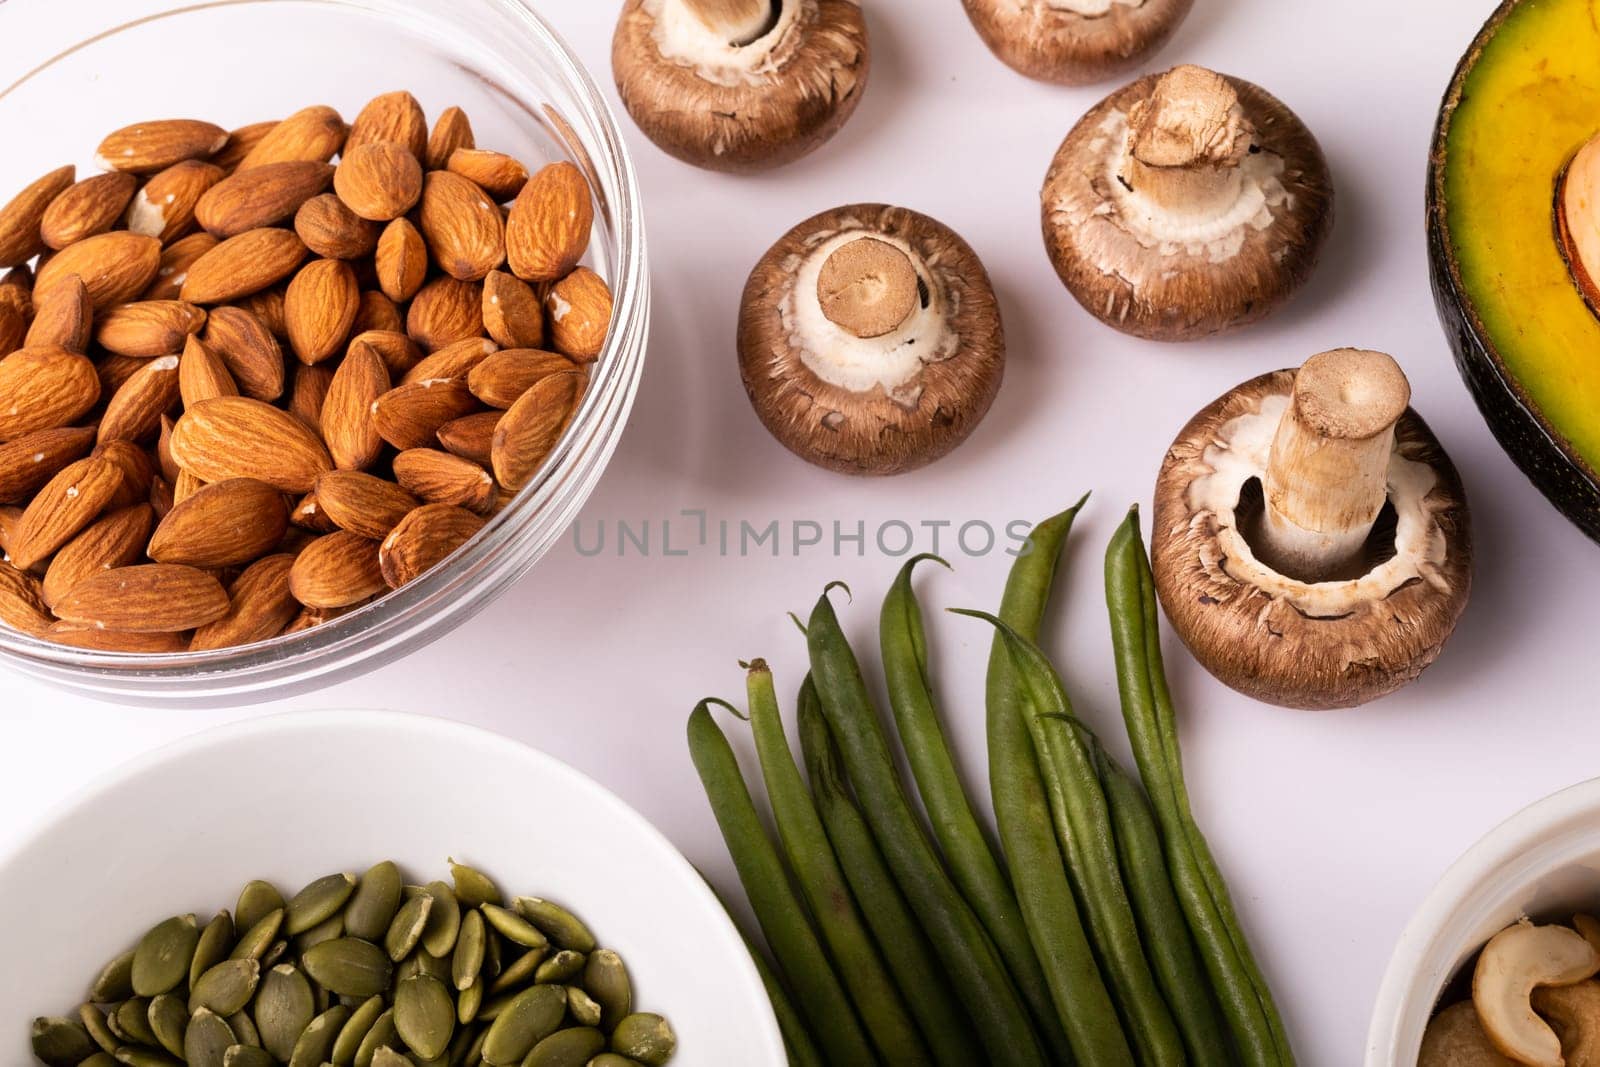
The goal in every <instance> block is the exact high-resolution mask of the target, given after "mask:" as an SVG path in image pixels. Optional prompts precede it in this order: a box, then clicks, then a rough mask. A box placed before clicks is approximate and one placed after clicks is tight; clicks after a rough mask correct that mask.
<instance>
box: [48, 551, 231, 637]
mask: <svg viewBox="0 0 1600 1067" xmlns="http://www.w3.org/2000/svg"><path fill="white" fill-rule="evenodd" d="M227 613H228V594H227V593H226V592H225V591H224V590H223V588H222V583H220V582H218V581H217V580H216V579H215V578H213V577H212V576H211V575H209V574H207V573H206V572H205V571H202V570H196V569H195V568H193V567H183V566H179V565H176V564H172V563H146V564H143V565H141V566H137V567H118V568H117V569H116V570H110V571H102V572H100V573H99V574H95V575H92V576H90V577H89V578H86V579H84V580H83V581H82V582H79V583H78V584H77V585H76V586H74V587H73V589H72V591H71V592H69V593H68V594H67V595H66V596H64V597H62V598H61V600H60V601H59V602H58V603H57V604H56V615H57V616H58V617H59V618H60V619H61V621H62V622H66V623H76V624H78V625H80V626H93V627H97V628H99V629H102V630H116V631H120V632H124V633H178V632H180V631H182V630H192V629H194V628H195V627H197V626H204V625H205V624H206V623H208V622H214V621H216V620H217V619H220V618H222V616H224V615H226V614H227Z"/></svg>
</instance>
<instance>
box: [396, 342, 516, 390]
mask: <svg viewBox="0 0 1600 1067" xmlns="http://www.w3.org/2000/svg"><path fill="white" fill-rule="evenodd" d="M499 350H500V349H499V346H498V345H496V344H495V343H494V342H493V341H491V340H489V339H488V338H487V337H469V338H467V339H466V340H465V341H457V342H456V343H455V344H451V345H445V346H444V347H443V348H441V349H439V350H438V351H437V352H435V353H433V354H432V355H430V356H428V357H427V358H425V359H423V360H422V361H421V362H419V363H418V364H417V365H416V366H415V367H412V368H411V369H410V370H408V371H406V373H405V376H404V377H403V378H401V379H400V384H402V385H405V384H408V383H410V382H425V381H428V380H429V379H437V378H458V379H460V380H461V381H466V379H467V375H468V374H470V373H471V372H472V369H473V368H474V367H476V366H478V364H480V363H482V362H483V361H484V360H486V359H488V358H489V357H490V356H492V355H493V354H494V353H496V352H498V351H499Z"/></svg>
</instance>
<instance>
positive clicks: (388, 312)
mask: <svg viewBox="0 0 1600 1067" xmlns="http://www.w3.org/2000/svg"><path fill="white" fill-rule="evenodd" d="M350 329H351V331H352V332H354V333H358V334H361V333H366V332H367V331H368V330H388V331H389V332H391V333H398V334H400V335H401V336H404V335H405V332H406V319H405V316H404V315H402V314H400V308H399V307H397V306H396V305H395V302H394V301H393V300H390V299H389V298H388V297H386V296H384V295H383V294H382V293H380V292H379V291H378V290H376V289H363V290H362V291H361V307H360V308H358V309H357V310H356V321H355V322H354V323H352V324H351V326H350Z"/></svg>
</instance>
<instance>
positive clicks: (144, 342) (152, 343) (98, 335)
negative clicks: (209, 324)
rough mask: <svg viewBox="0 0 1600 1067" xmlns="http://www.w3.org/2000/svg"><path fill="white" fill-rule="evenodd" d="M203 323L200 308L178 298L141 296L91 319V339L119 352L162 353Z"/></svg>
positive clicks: (177, 346) (180, 343) (180, 344)
mask: <svg viewBox="0 0 1600 1067" xmlns="http://www.w3.org/2000/svg"><path fill="white" fill-rule="evenodd" d="M205 324H206V313H205V311H204V309H202V308H199V307H196V306H195V305H194V304H189V303H186V302H184V301H182V300H141V301H136V302H134V303H131V304H119V305H117V306H116V307H113V308H110V309H108V310H107V311H106V312H105V314H103V315H101V316H100V317H99V319H97V320H96V321H95V330H94V339H95V341H97V342H98V343H99V345H100V347H101V348H103V349H105V350H106V351H107V352H114V353H116V354H117V355H119V356H145V357H149V356H165V355H171V354H172V353H175V352H181V351H183V345H184V342H185V341H187V340H188V339H189V338H190V337H192V336H193V335H194V334H197V333H199V332H200V328H201V327H203V326H204V325H205Z"/></svg>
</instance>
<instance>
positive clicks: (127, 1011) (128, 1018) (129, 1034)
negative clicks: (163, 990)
mask: <svg viewBox="0 0 1600 1067" xmlns="http://www.w3.org/2000/svg"><path fill="white" fill-rule="evenodd" d="M107 1025H108V1026H110V1027H111V1032H112V1033H114V1034H116V1035H117V1036H118V1037H120V1038H122V1039H123V1043H124V1044H130V1045H154V1044H155V1043H156V1032H155V1031H154V1030H152V1029H150V1001H149V1000H148V999H146V998H144V997H133V998H131V999H129V1000H124V1001H123V1002H122V1003H121V1004H119V1005H118V1006H117V1011H116V1014H114V1015H112V1016H111V1018H110V1019H108V1020H107ZM112 1055H116V1054H115V1053H112Z"/></svg>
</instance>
